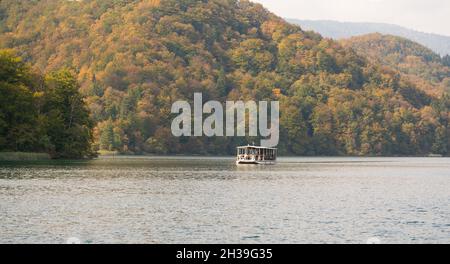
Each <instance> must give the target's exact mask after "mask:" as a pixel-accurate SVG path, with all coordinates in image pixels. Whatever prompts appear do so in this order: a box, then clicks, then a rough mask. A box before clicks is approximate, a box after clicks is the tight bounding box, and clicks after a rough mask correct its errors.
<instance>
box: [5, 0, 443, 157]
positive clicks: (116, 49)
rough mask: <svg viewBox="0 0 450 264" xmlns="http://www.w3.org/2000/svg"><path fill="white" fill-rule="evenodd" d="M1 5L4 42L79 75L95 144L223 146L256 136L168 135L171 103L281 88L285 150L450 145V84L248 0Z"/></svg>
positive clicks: (203, 149)
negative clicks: (440, 90) (411, 73)
mask: <svg viewBox="0 0 450 264" xmlns="http://www.w3.org/2000/svg"><path fill="white" fill-rule="evenodd" d="M0 10H1V11H0V14H1V16H0V17H1V23H0V25H2V29H1V34H0V45H1V46H2V47H3V48H13V49H15V50H16V51H17V53H18V54H19V55H20V56H22V57H23V58H24V60H25V61H27V62H29V63H30V64H31V65H32V66H33V67H34V68H35V69H37V70H40V71H43V72H45V73H46V72H50V71H54V70H57V69H61V68H69V69H72V71H73V72H74V73H75V74H76V75H77V78H78V82H79V83H80V85H81V87H80V91H81V93H82V94H83V95H84V96H85V97H86V98H85V101H86V103H87V105H88V107H89V109H90V111H91V116H92V118H93V119H94V121H95V122H96V129H95V138H96V141H97V144H98V148H100V149H102V150H110V151H120V152H122V153H157V154H175V153H185V154H192V153H196V154H206V153H213V154H224V153H228V154H231V153H234V152H235V149H234V147H235V146H236V145H239V144H247V143H248V142H251V141H253V140H254V139H251V138H235V137H233V138H223V137H218V138H206V137H189V138H184V137H182V138H176V137H172V136H171V131H170V124H171V120H172V119H173V117H174V116H173V115H172V114H171V113H170V110H171V106H172V103H173V102H175V101H177V100H179V99H184V100H188V101H190V102H192V100H193V94H194V92H202V93H203V98H204V99H205V100H209V99H215V100H219V101H226V100H232V101H236V100H240V99H241V100H249V99H252V100H279V101H280V104H281V120H280V125H281V139H282V140H281V142H280V146H279V148H280V151H281V152H283V153H285V154H294V155H426V154H428V153H439V154H444V155H446V154H448V150H449V148H448V147H449V145H450V143H449V142H450V140H449V138H450V137H449V135H450V133H449V128H448V119H449V116H448V112H449V111H448V107H449V105H450V104H449V98H448V96H446V95H439V96H431V95H427V94H425V93H424V92H422V91H421V90H419V89H417V87H416V85H415V84H414V82H412V81H410V80H409V79H408V78H406V77H404V76H402V75H401V74H400V73H398V72H397V71H395V70H392V69H390V68H388V67H383V66H381V65H378V64H375V63H372V62H370V61H368V60H367V59H365V58H364V57H362V56H360V55H358V54H357V53H355V52H354V51H353V50H352V49H350V48H347V47H344V46H342V45H341V44H339V43H338V42H335V41H333V40H330V39H324V38H322V37H321V36H320V35H318V34H316V33H313V32H305V31H303V30H301V28H300V27H298V26H295V25H292V24H289V23H287V22H285V21H284V20H283V19H281V18H279V17H277V16H276V15H274V14H272V13H270V12H268V11H267V10H266V9H264V8H263V7H262V6H261V5H258V4H254V3H251V2H249V1H245V0H242V1H236V0H209V1H198V0H161V1H159V0H134V1H132V0H128V1H125V0H84V1H64V0H41V1H13V0H4V1H1V2H0Z"/></svg>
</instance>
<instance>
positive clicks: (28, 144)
mask: <svg viewBox="0 0 450 264" xmlns="http://www.w3.org/2000/svg"><path fill="white" fill-rule="evenodd" d="M78 90H79V86H78V83H77V80H76V79H75V77H74V76H73V75H72V74H71V73H70V72H69V71H68V70H60V71H58V72H52V73H49V74H48V75H46V76H41V75H39V74H38V73H35V72H33V71H31V69H30V68H29V67H28V65H27V64H26V63H24V62H23V61H22V60H21V59H20V58H18V57H16V56H15V54H14V53H13V52H11V51H8V50H0V95H1V96H0V105H1V111H0V150H2V151H30V152H46V153H49V154H51V156H52V157H53V158H77V159H79V158H89V157H92V156H94V155H95V151H94V150H93V149H92V141H93V134H92V130H93V125H94V124H93V122H92V120H91V119H90V117H89V111H88V109H87V107H86V105H85V103H84V101H83V97H82V96H81V94H80V93H79V91H78Z"/></svg>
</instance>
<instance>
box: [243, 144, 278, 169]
mask: <svg viewBox="0 0 450 264" xmlns="http://www.w3.org/2000/svg"><path fill="white" fill-rule="evenodd" d="M277 152H278V150H277V149H276V148H265V147H256V146H245V147H238V148H237V160H236V164H237V165H241V164H242V165H244V164H261V165H271V164H275V163H276V162H277V154H278V153H277Z"/></svg>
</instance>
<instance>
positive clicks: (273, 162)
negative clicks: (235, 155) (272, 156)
mask: <svg viewBox="0 0 450 264" xmlns="http://www.w3.org/2000/svg"><path fill="white" fill-rule="evenodd" d="M274 164H276V161H268V160H266V161H256V160H238V161H236V165H274Z"/></svg>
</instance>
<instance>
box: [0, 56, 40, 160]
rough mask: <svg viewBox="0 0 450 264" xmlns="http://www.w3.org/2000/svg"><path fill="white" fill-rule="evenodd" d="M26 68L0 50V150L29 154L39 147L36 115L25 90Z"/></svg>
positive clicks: (16, 58) (27, 79)
mask: <svg viewBox="0 0 450 264" xmlns="http://www.w3.org/2000/svg"><path fill="white" fill-rule="evenodd" d="M30 83H31V74H30V70H29V68H28V66H27V65H26V64H25V63H24V62H23V61H22V60H21V59H20V58H19V57H16V56H15V55H14V53H13V52H12V51H8V50H0V151H1V150H11V151H30V150H33V149H39V148H43V147H44V146H39V142H42V141H41V140H40V135H38V131H39V124H38V122H37V120H38V115H37V111H36V109H35V107H34V104H33V93H32V92H31V90H30V89H29V86H30Z"/></svg>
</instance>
